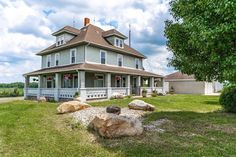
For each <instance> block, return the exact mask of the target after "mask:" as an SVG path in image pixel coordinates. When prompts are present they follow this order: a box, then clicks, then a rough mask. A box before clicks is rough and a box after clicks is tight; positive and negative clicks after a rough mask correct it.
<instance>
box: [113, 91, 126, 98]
mask: <svg viewBox="0 0 236 157" xmlns="http://www.w3.org/2000/svg"><path fill="white" fill-rule="evenodd" d="M111 98H113V99H123V98H124V95H123V94H121V93H118V92H115V93H113V94H112V96H111Z"/></svg>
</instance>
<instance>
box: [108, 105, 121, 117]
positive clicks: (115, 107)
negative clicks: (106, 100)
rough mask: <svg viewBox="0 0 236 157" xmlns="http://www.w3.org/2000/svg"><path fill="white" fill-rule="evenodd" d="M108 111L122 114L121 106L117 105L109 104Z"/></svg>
mask: <svg viewBox="0 0 236 157" xmlns="http://www.w3.org/2000/svg"><path fill="white" fill-rule="evenodd" d="M106 112H107V113H114V114H117V115H119V114H120V107H117V106H108V107H107V108H106Z"/></svg>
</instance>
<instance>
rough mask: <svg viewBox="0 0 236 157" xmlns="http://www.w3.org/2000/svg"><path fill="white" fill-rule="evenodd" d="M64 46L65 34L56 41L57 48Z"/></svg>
mask: <svg viewBox="0 0 236 157" xmlns="http://www.w3.org/2000/svg"><path fill="white" fill-rule="evenodd" d="M61 41H62V43H61ZM58 42H59V44H58ZM63 44H65V36H64V34H63V35H60V36H58V37H57V40H56V46H60V45H63Z"/></svg>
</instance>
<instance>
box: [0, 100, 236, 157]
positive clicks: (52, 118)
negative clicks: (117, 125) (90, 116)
mask: <svg viewBox="0 0 236 157" xmlns="http://www.w3.org/2000/svg"><path fill="white" fill-rule="evenodd" d="M218 99H219V97H217V96H197V95H195V96H194V95H174V96H160V97H155V98H144V100H145V101H146V102H149V103H151V104H153V105H155V106H156V111H155V112H153V113H152V114H150V115H148V116H147V117H146V118H145V123H149V122H150V121H153V120H157V119H160V118H167V119H169V120H170V121H171V123H168V124H166V125H163V126H162V128H163V129H164V130H165V132H164V133H158V132H145V133H144V134H143V135H141V136H139V137H123V138H118V139H103V138H101V137H98V136H97V135H95V134H93V133H91V132H88V131H87V130H86V129H85V128H83V127H81V126H80V125H78V124H74V123H73V122H72V121H71V117H70V116H69V114H66V115H58V114H56V104H55V103H43V104H38V103H37V102H33V101H15V102H11V103H4V104H0V156H45V157H46V156H56V157H60V156H109V157H112V156H181V157H182V156H234V155H235V154H236V149H235V147H236V115H235V114H227V113H224V112H220V110H221V107H220V106H219V104H218ZM131 100H132V99H124V100H112V101H105V102H97V103H91V104H92V105H94V106H107V105H111V104H115V105H118V106H120V107H127V104H128V103H129V102H130V101H131Z"/></svg>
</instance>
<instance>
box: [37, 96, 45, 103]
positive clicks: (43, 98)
mask: <svg viewBox="0 0 236 157" xmlns="http://www.w3.org/2000/svg"><path fill="white" fill-rule="evenodd" d="M37 100H38V102H46V101H47V99H46V98H45V97H39V98H38V99H37Z"/></svg>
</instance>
